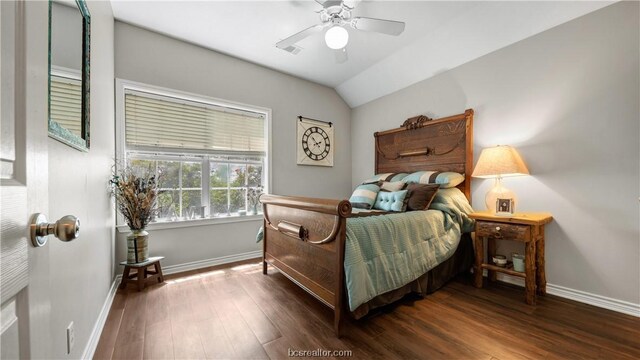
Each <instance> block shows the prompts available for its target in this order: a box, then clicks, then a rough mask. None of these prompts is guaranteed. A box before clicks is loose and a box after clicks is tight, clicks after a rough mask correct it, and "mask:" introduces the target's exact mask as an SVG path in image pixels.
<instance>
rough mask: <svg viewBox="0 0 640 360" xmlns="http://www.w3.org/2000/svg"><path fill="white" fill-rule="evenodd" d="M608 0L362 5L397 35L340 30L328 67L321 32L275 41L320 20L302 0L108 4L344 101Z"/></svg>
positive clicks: (397, 85)
mask: <svg viewBox="0 0 640 360" xmlns="http://www.w3.org/2000/svg"><path fill="white" fill-rule="evenodd" d="M612 2H613V1H606V2H595V1H549V2H536V1H516V2H513V1H512V2H490V1H481V2H474V1H470V2H468V1H363V2H361V3H360V4H359V5H358V6H357V7H356V9H355V10H354V11H353V16H364V17H373V18H382V19H390V20H398V21H404V22H405V23H406V29H405V31H404V33H402V34H401V35H400V36H398V37H394V36H389V35H384V34H377V33H370V32H361V31H356V30H353V29H349V44H348V45H347V50H348V53H349V60H348V61H347V62H345V63H343V64H337V63H336V62H335V60H334V54H333V53H332V51H331V50H330V49H329V48H327V46H326V45H325V44H324V37H323V35H322V34H321V33H319V34H315V35H313V36H311V37H309V38H307V39H305V40H303V41H301V42H299V43H298V45H299V46H300V47H302V48H303V50H302V51H301V52H300V53H299V54H297V55H293V54H290V53H288V52H285V51H283V50H280V49H278V48H276V47H275V43H276V42H278V41H279V40H281V39H284V38H286V37H288V36H290V35H292V34H294V33H296V32H298V31H300V30H303V29H305V28H307V27H309V26H312V25H315V24H317V23H319V22H320V20H319V17H318V14H316V13H315V12H316V11H318V10H320V9H321V6H320V5H319V4H317V3H316V2H314V1H312V0H288V1H124V0H111V5H112V8H113V13H114V16H115V18H116V19H118V20H121V21H124V22H127V23H131V24H134V25H138V26H141V27H144V28H147V29H150V30H153V31H157V32H159V33H163V34H167V35H170V36H172V37H175V38H178V39H182V40H186V41H189V42H191V43H194V44H198V45H201V46H203V47H207V48H210V49H212V50H215V51H219V52H221V53H225V54H228V55H231V56H235V57H238V58H241V59H244V60H248V61H251V62H253V63H256V64H260V65H264V66H267V67H269V68H273V69H276V70H279V71H282V72H285V73H288V74H292V75H295V76H298V77H301V78H304V79H308V80H311V81H313V82H317V83H320V84H323V85H327V86H330V87H333V88H335V89H336V91H337V92H338V93H339V94H340V95H341V96H342V98H343V99H344V100H345V101H346V102H347V104H349V106H351V107H355V106H359V105H362V104H364V103H366V102H369V101H371V100H374V99H376V98H379V97H381V96H384V95H387V94H390V93H392V92H394V91H397V90H400V89H402V88H404V87H406V86H409V85H411V84H414V83H416V82H419V81H421V80H424V79H426V78H429V77H431V76H434V75H436V74H437V73H440V72H442V71H445V70H448V69H451V68H454V67H456V66H459V65H462V64H464V63H466V62H469V61H471V60H473V59H476V58H478V57H480V56H482V55H485V54H488V53H490V52H492V51H495V50H497V49H500V48H502V47H505V46H507V45H510V44H513V43H515V42H517V41H520V40H522V39H525V38H527V37H530V36H532V35H535V34H537V33H539V32H542V31H544V30H547V29H549V28H551V27H554V26H556V25H559V24H562V23H564V22H567V21H569V20H572V19H574V18H576V17H579V16H582V15H584V14H587V13H589V12H592V11H595V10H598V9H600V8H602V7H604V6H606V5H609V4H611V3H612Z"/></svg>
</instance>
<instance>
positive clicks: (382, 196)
mask: <svg viewBox="0 0 640 360" xmlns="http://www.w3.org/2000/svg"><path fill="white" fill-rule="evenodd" d="M406 196H407V190H400V191H393V192H385V191H381V192H379V193H378V197H377V198H376V202H375V204H374V205H373V208H374V209H380V210H384V211H404V210H405V205H406V204H405V202H404V199H405V197H406Z"/></svg>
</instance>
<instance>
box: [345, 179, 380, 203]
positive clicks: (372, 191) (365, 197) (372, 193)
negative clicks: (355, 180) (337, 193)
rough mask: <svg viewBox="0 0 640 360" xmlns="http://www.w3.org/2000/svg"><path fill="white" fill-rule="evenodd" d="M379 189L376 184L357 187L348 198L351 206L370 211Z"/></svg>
mask: <svg viewBox="0 0 640 360" xmlns="http://www.w3.org/2000/svg"><path fill="white" fill-rule="evenodd" d="M379 191H380V187H379V186H378V185H377V184H364V185H358V187H356V189H355V190H354V191H353V194H352V195H351V197H350V198H349V202H350V203H351V206H353V207H355V208H361V209H371V207H372V206H373V204H374V203H375V202H376V197H377V196H378V192H379Z"/></svg>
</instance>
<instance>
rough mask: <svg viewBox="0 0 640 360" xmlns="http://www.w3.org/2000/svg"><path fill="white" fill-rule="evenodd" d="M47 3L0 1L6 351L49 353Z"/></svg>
mask: <svg viewBox="0 0 640 360" xmlns="http://www.w3.org/2000/svg"><path fill="white" fill-rule="evenodd" d="M47 9H48V8H47V3H46V2H25V1H0V50H1V52H0V54H1V55H0V83H1V86H0V123H1V128H0V199H1V200H0V201H1V202H0V206H1V208H0V220H1V230H0V231H1V232H0V255H1V269H0V271H1V272H0V304H1V314H0V322H1V325H2V326H1V328H0V330H1V341H2V343H1V354H0V357H1V358H2V359H12V358H21V359H25V358H46V357H47V355H48V354H50V351H49V349H50V345H51V344H50V340H49V338H50V336H49V316H50V300H49V276H48V270H49V248H48V246H46V245H45V246H44V247H38V248H36V247H33V246H32V245H31V242H30V239H29V238H28V233H29V217H30V215H31V214H33V213H36V212H43V213H46V212H47V210H48V203H47V202H48V195H47V171H48V170H47V169H48V163H47V161H48V160H47V116H48V114H47V91H48V90H47V81H48V79H47V54H48V53H47V36H48V27H47V24H48V22H47V19H48V18H47V16H48V14H47Z"/></svg>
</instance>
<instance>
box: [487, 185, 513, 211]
mask: <svg viewBox="0 0 640 360" xmlns="http://www.w3.org/2000/svg"><path fill="white" fill-rule="evenodd" d="M499 200H500V201H499ZM484 202H485V205H486V206H487V210H489V212H491V213H492V214H494V215H498V216H511V215H513V214H514V213H515V207H516V194H515V193H514V192H513V191H511V190H509V189H507V188H505V187H504V186H502V178H501V177H497V178H496V180H495V184H494V186H493V188H492V189H491V190H489V191H488V192H487V195H486V196H485V198H484ZM498 202H499V204H498Z"/></svg>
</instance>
